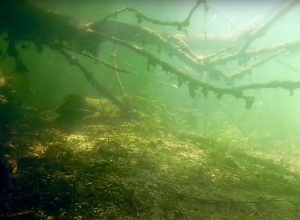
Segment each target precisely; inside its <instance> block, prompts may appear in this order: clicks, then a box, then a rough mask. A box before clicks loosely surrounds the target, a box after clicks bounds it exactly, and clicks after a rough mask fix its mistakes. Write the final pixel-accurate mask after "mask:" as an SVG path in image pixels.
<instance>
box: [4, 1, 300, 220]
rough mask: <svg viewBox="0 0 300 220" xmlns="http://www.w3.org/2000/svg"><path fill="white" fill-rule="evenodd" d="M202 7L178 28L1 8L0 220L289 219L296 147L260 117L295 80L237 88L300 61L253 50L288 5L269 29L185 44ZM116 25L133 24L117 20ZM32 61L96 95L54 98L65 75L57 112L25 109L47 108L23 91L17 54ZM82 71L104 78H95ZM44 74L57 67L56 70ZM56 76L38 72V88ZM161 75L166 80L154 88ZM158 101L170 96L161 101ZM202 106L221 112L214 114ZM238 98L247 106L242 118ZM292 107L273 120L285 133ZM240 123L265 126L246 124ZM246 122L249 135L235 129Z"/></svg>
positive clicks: (297, 174)
mask: <svg viewBox="0 0 300 220" xmlns="http://www.w3.org/2000/svg"><path fill="white" fill-rule="evenodd" d="M103 4H104V3H103ZM210 4H211V2H209V1H205V0H198V1H195V5H194V6H192V7H191V8H190V9H189V13H187V14H186V18H185V19H184V20H183V21H180V22H177V21H164V20H162V19H157V18H152V17H151V16H147V15H145V14H144V13H143V12H141V11H140V10H137V9H135V8H133V7H125V8H120V9H118V10H116V11H114V12H111V13H110V14H106V15H103V16H102V18H100V19H98V20H96V21H89V22H87V21H83V20H80V19H78V18H76V17H71V16H69V15H65V14H62V13H56V12H52V11H50V10H44V9H43V8H40V7H37V6H36V5H35V4H34V3H32V2H31V1H26V0H21V1H20V0H3V1H2V3H1V7H0V34H1V35H2V36H3V38H4V41H3V42H2V44H4V45H2V44H1V43H0V46H1V47H2V46H3V48H4V50H3V49H2V48H1V51H2V50H3V51H5V52H4V53H3V54H0V56H2V58H3V60H1V61H0V62H3V68H4V66H5V65H4V64H6V65H7V66H9V67H10V68H7V66H6V67H5V68H7V69H14V70H13V72H12V73H10V72H7V71H3V73H2V74H1V75H0V122H1V123H0V126H1V127H0V128H1V129H0V161H1V164H0V165H1V166H0V178H1V181H0V183H1V186H0V187H1V188H0V219H1V218H5V219H16V218H18V219H19V218H20V219H22V218H23V219H45V220H46V219H47V220H49V219H299V211H300V210H299V207H300V206H299V203H300V201H299V195H300V190H299V189H300V165H299V162H298V161H299V156H300V155H299V153H298V151H299V150H298V146H297V143H298V142H297V141H298V139H296V138H295V137H293V136H292V135H291V138H290V137H288V136H284V134H285V133H284V131H283V130H284V129H285V128H286V127H283V126H282V127H280V128H279V129H278V130H279V131H278V133H281V134H282V133H284V134H282V136H280V138H279V137H277V138H274V136H275V135H276V133H274V134H272V132H271V128H272V124H271V125H269V127H267V126H266V127H259V122H260V120H261V121H263V119H265V117H266V115H268V114H271V113H273V114H274V112H272V111H270V110H269V111H267V110H265V109H264V108H267V107H268V106H267V107H266V105H265V104H264V101H265V100H263V98H261V97H259V95H260V94H259V90H261V89H270V90H275V91H277V89H278V88H282V89H284V90H287V91H289V92H290V95H291V96H292V95H294V94H293V92H294V90H296V89H298V88H299V87H300V82H299V81H296V80H294V81H293V79H291V80H280V79H278V78H277V77H275V76H274V77H273V75H272V77H270V78H269V79H270V80H269V79H268V80H269V81H267V82H261V81H258V82H257V81H252V80H247V77H249V76H251V77H252V76H254V75H255V76H257V75H259V74H260V73H261V72H260V71H257V72H254V69H255V68H258V66H262V65H264V64H266V63H268V62H269V61H274V59H275V58H276V59H277V58H278V59H279V58H280V57H281V56H282V55H286V54H297V53H299V48H300V47H299V39H297V40H291V41H288V42H286V43H278V44H275V45H273V46H270V45H266V46H265V45H259V44H258V45H257V44H254V41H256V40H258V39H261V38H263V37H264V36H265V35H267V34H268V32H269V31H271V27H272V26H274V24H275V23H277V22H280V19H282V18H283V17H284V16H286V15H287V14H288V13H290V12H291V11H292V10H293V9H294V8H295V7H296V6H297V7H298V5H297V4H298V1H290V2H287V3H286V4H285V5H283V6H280V7H279V8H277V9H276V10H275V13H272V15H269V14H266V16H268V17H270V18H269V20H268V21H266V22H263V23H262V25H261V26H259V27H253V28H252V27H251V28H249V29H246V30H242V31H241V32H239V33H238V34H237V35H233V36H230V37H229V38H226V40H229V41H224V38H222V39H221V36H218V35H217V36H213V35H210V33H206V30H205V31H204V33H203V34H200V35H196V36H191V37H188V29H189V27H190V25H191V24H192V18H193V16H195V15H196V14H197V13H199V11H200V12H201V13H203V14H204V17H205V22H204V25H205V27H207V23H208V22H207V21H206V18H207V16H208V11H209V10H210ZM126 13H127V14H128V16H133V17H134V19H128V21H127V20H126V19H124V20H123V19H119V18H118V17H121V16H122V15H124V14H126ZM213 19H214V18H213ZM213 19H212V21H213ZM212 21H211V22H212ZM155 27H160V28H163V29H164V28H174V29H175V31H176V33H177V32H178V34H174V33H173V32H172V33H171V32H170V33H169V32H167V31H166V32H164V31H161V30H160V29H159V28H157V29H155ZM210 39H213V41H215V43H216V44H218V43H220V45H221V47H222V48H221V49H217V50H215V51H213V50H214V48H212V50H208V51H205V50H200V49H201V48H200V49H199V47H198V46H197V44H195V41H196V42H197V43H199V44H200V43H201V44H205V43H206V42H207V41H206V40H210ZM203 42H204V43H203ZM202 46H203V45H202ZM200 47H201V46H200ZM116 48H117V49H116ZM30 49H31V50H32V49H34V52H33V50H32V51H30V52H28V53H27V52H26V53H27V54H31V55H32V54H36V53H38V54H39V55H38V56H47V52H49V51H51V52H52V54H51V56H53V57H55V58H56V57H58V60H62V63H64V62H65V63H68V64H70V65H73V66H74V67H77V68H78V69H79V70H80V71H81V73H83V75H84V78H83V79H85V80H86V81H87V82H88V84H87V85H89V86H91V87H92V88H94V89H95V90H96V91H97V95H98V96H97V97H95V94H93V95H91V96H89V95H90V94H89V92H86V93H85V94H82V93H80V90H79V89H78V88H76V89H75V92H76V93H75V92H74V93H71V94H67V95H66V96H64V94H63V92H61V89H62V87H63V86H64V87H68V86H71V84H72V82H71V80H70V79H67V80H66V79H64V78H63V77H64V76H63V75H61V76H60V77H59V79H57V80H61V81H62V82H63V83H62V84H63V86H62V87H57V88H54V90H55V91H57V93H56V94H59V95H61V96H64V98H63V100H61V101H59V103H58V104H57V103H55V105H53V106H52V103H51V102H50V100H46V101H45V102H46V103H47V104H49V106H46V107H44V106H43V105H39V104H36V102H32V103H34V104H36V106H30V104H31V102H30V101H31V100H28V99H30V98H31V99H36V100H41V99H43V94H38V93H37V94H36V93H35V92H34V90H33V89H32V88H31V86H32V85H35V84H34V83H37V82H35V81H34V80H33V77H32V78H31V73H33V72H35V71H36V70H34V67H35V66H34V65H28V63H27V62H28V60H29V61H30V59H31V58H30V59H29V58H28V57H26V56H22V55H24V53H23V52H24V51H27V50H30ZM99 54H100V55H101V54H106V55H107V56H108V57H109V59H110V61H112V62H110V63H109V62H107V60H102V59H101V58H99V57H101V56H99ZM48 55H49V54H48ZM51 58H52V57H51ZM11 59H13V61H14V62H13V63H12V62H11ZM131 59H132V60H131ZM7 60H8V61H7ZM45 60H46V59H45ZM128 60H130V61H131V62H130V63H129V64H128V62H127V61H128ZM26 61H27V62H26ZM90 61H92V62H93V63H95V64H97V65H103V66H102V67H103V68H106V70H107V71H111V72H112V73H114V74H113V76H110V78H108V79H109V80H107V79H106V78H105V77H103V78H101V77H102V76H98V75H96V74H94V71H95V69H93V67H92V66H91V65H89V62H90ZM121 61H123V63H122V62H121ZM5 62H7V63H5ZM47 62H49V63H50V64H49V65H50V66H51V67H52V68H53V69H54V68H55V67H56V66H58V65H59V64H58V62H57V60H54V61H53V60H50V61H47ZM1 64H2V63H1ZM34 64H35V65H38V64H37V62H36V63H34ZM98 67H99V66H98ZM292 67H293V66H292ZM1 68H2V66H1ZM52 68H50V70H49V71H48V70H47V71H46V70H45V72H46V73H45V75H44V76H46V79H48V78H47V76H48V77H49V76H50V75H51V74H52V73H53V74H54V72H55V71H53V70H52ZM68 68H70V69H72V68H73V67H69V66H68ZM287 68H291V67H287ZM266 69H267V68H266ZM43 70H44V69H43ZM73 70H74V69H72V71H73ZM144 71H145V72H146V74H144V75H143V74H138V73H136V72H143V73H144ZM36 72H38V71H36ZM119 73H120V74H119ZM121 73H122V74H124V75H121ZM161 73H167V74H168V78H167V77H166V78H159V79H158V80H156V79H155V76H157V75H159V74H160V75H161ZM41 74H42V73H41ZM47 74H48V75H47ZM64 74H65V75H67V74H68V71H64ZM148 77H149V78H148ZM151 77H152V78H151ZM251 77H250V78H251ZM104 79H105V80H104ZM126 79H127V80H128V81H129V83H128V82H126ZM153 79H155V80H153ZM245 79H246V80H245ZM110 80H111V81H115V82H116V83H117V85H118V88H119V89H118V91H120V92H118V91H117V89H116V86H114V85H113V83H111V81H110ZM151 80H152V81H151ZM168 80H169V81H168ZM239 80H244V81H243V82H245V84H243V83H240V81H239ZM13 82H14V83H13ZM40 82H41V81H39V83H40ZM126 83H127V84H128V85H129V86H128V85H127V87H130V88H126ZM37 84H38V83H37ZM22 85H23V86H24V88H25V87H26V88H25V89H27V92H28V93H27V92H22V91H24V90H23V87H22ZM153 85H155V86H156V87H155V86H153ZM21 87H22V88H21ZM162 88H163V89H162ZM185 88H186V89H187V90H188V92H189V95H190V96H191V97H193V98H195V100H196V99H197V98H199V94H200V98H199V99H200V101H199V99H198V100H197V101H198V102H199V103H200V104H199V106H197V105H194V104H195V103H189V100H187V99H185V98H183V97H186V96H182V94H184V95H186V94H185V93H179V91H181V89H185ZM126 89H127V90H126ZM87 91H88V90H87ZM255 91H256V92H257V93H255ZM49 93H50V92H49ZM166 93H169V94H172V96H171V95H170V96H167V97H165V98H164V96H165V94H166ZM28 94H31V96H27V95H28ZM51 95H52V96H56V95H54V94H51ZM197 95H198V96H197ZM224 95H227V97H223V96H224ZM174 96H175V99H172V98H173V97H174ZM212 96H213V98H217V99H216V100H215V101H216V103H217V104H216V103H213V102H210V101H211V100H212V99H210V98H211V97H212ZM48 97H49V96H48ZM99 97H100V98H99ZM274 97H275V96H273V97H272V98H270V100H271V99H272V100H273V99H275V98H274ZM59 98H61V97H58V99H59ZM227 98H228V99H227ZM230 98H232V99H230ZM179 99H182V100H181V101H182V103H179ZM236 99H243V100H245V101H246V109H245V108H244V106H243V105H242V106H240V105H239V101H237V100H236ZM256 99H259V100H260V101H261V102H259V103H254V102H255V100H256ZM59 100H60V99H59ZM48 102H49V103H48ZM177 102H178V103H177ZM170 103H172V104H170ZM224 103H226V105H225V104H224ZM242 104H243V103H242ZM277 107H278V106H277ZM251 108H252V110H253V111H252V112H251V110H250V109H251ZM240 109H242V111H245V112H242V113H241V111H239V110H240ZM291 109H293V107H291V108H290V109H289V110H290V111H288V112H284V113H282V115H280V116H282V117H283V118H282V119H281V120H279V119H280V118H278V117H274V118H272V120H273V121H279V123H278V124H279V125H283V124H281V123H282V121H284V119H286V118H285V117H287V116H288V115H289V113H291V112H292V111H291ZM295 109H296V108H295ZM272 110H273V109H272ZM276 110H277V109H276ZM280 110H281V109H280V108H278V111H280ZM247 112H250V113H249V114H251V113H252V114H257V115H258V114H260V113H261V112H262V114H261V115H260V116H261V117H260V118H255V117H253V118H250V119H248V118H247V117H246V116H247ZM296 113H298V112H296ZM239 114H241V115H242V117H239ZM274 115H275V116H277V115H276V114H274ZM291 115H292V114H291ZM297 115H298V114H297ZM250 116H251V115H250ZM254 119H256V120H257V121H255V123H256V124H255V123H254V125H252V126H250V125H249V127H250V128H248V127H246V126H245V124H246V123H245V122H247V120H248V121H250V120H252V121H253V120H254ZM274 119H275V120H274ZM289 121H290V120H289ZM294 121H295V123H297V120H296V119H295V120H294ZM246 125H247V124H246ZM268 129H269V130H268ZM294 130H295V132H297V131H298V130H297V127H296V126H295V129H294ZM297 137H298V136H297ZM259 138H260V139H259ZM293 138H294V139H293ZM270 139H271V141H270ZM258 140H259V141H258ZM264 145H266V146H264ZM8 186H9V187H8Z"/></svg>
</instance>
